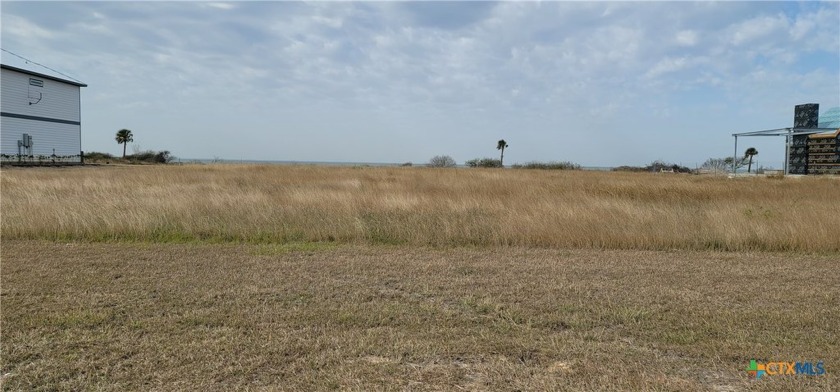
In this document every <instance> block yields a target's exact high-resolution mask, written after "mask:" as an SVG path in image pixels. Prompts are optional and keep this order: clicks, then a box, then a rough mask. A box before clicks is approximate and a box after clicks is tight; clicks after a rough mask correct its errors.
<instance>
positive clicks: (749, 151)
mask: <svg viewBox="0 0 840 392" xmlns="http://www.w3.org/2000/svg"><path fill="white" fill-rule="evenodd" d="M754 155H758V150H756V149H755V147H750V148H748V149H747V151H746V152H744V157H749V158H750V163H749V165H748V166H747V173H749V172H750V170H752V160H753V156H754Z"/></svg>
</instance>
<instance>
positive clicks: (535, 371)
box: [0, 174, 840, 391]
mask: <svg viewBox="0 0 840 392" xmlns="http://www.w3.org/2000/svg"><path fill="white" fill-rule="evenodd" d="M4 176H5V174H4ZM4 180H5V177H4ZM4 192H5V190H4ZM4 198H5V193H4ZM4 203H5V200H4ZM5 212H6V210H5V209H4V215H5ZM7 224H8V223H7V221H6V217H5V216H4V219H3V225H4V233H5V232H6V225H7ZM837 261H838V257H837V254H836V253H822V254H815V253H810V254H809V253H794V252H786V253H770V252H714V251H692V250H679V251H645V250H597V249H577V250H569V249H559V248H555V249H545V248H544V249H539V248H535V247H437V248H429V247H424V246H408V245H400V246H389V245H370V244H335V243H333V244H325V243H309V242H307V243H285V244H270V243H266V244H233V243H223V244H210V243H205V242H193V243H189V244H173V243H153V242H133V243H132V242H124V243H95V242H69V243H64V242H61V241H41V240H23V239H13V240H9V239H6V240H4V241H3V243H2V282H1V283H2V291H0V299H2V309H1V310H2V382H3V389H6V390H119V391H122V390H330V389H339V390H359V391H368V390H509V391H513V390H719V391H726V390H742V389H749V390H777V391H787V390H832V389H833V390H837V388H838V385H840V379H838V376H837V372H838V370H837V369H838V366H840V345H839V344H838V333H840V322H839V321H840V285H838V282H840V273H839V272H838V270H837ZM750 359H758V360H759V361H762V360H763V361H770V360H773V361H818V360H822V361H824V363H825V365H826V369H827V371H828V373H827V375H825V376H819V377H816V376H815V377H805V376H785V377H781V376H777V377H765V378H764V379H762V380H760V381H757V382H750V381H749V380H747V376H746V372H745V371H744V370H745V368H746V366H747V364H748V362H749V360H750Z"/></svg>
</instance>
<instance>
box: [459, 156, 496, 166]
mask: <svg viewBox="0 0 840 392" xmlns="http://www.w3.org/2000/svg"><path fill="white" fill-rule="evenodd" d="M466 164H467V166H469V167H502V161H500V160H498V159H493V158H475V159H470V160H469V161H467V162H466Z"/></svg>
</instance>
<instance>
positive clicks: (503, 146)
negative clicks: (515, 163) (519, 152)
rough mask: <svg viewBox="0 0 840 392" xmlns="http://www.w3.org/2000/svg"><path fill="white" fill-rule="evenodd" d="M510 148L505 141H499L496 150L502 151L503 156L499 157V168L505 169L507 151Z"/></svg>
mask: <svg viewBox="0 0 840 392" xmlns="http://www.w3.org/2000/svg"><path fill="white" fill-rule="evenodd" d="M508 147H509V146H508V144H507V142H506V141H505V139H502V140H499V142H498V143H497V144H496V149H497V150H501V151H502V155H501V156H500V157H499V166H501V167H505V164H504V162H505V149H506V148H508Z"/></svg>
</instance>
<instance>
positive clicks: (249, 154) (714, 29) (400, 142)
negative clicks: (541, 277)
mask: <svg viewBox="0 0 840 392" xmlns="http://www.w3.org/2000/svg"><path fill="white" fill-rule="evenodd" d="M0 13H2V17H1V19H2V20H1V22H2V29H1V30H2V32H0V41H2V47H3V49H5V50H8V51H11V52H14V53H16V54H19V55H21V56H24V57H26V58H28V59H31V60H33V61H34V62H38V63H40V64H44V65H46V66H49V67H50V68H53V69H55V70H58V71H61V72H62V73H64V74H67V75H69V76H72V77H73V78H76V79H78V80H81V81H82V82H84V83H86V84H88V87H86V88H83V89H82V96H81V99H82V149H83V150H84V151H100V152H109V153H112V154H115V155H118V154H121V152H122V151H121V150H122V148H121V146H119V145H117V143H116V142H115V140H114V135H115V133H116V132H117V131H118V130H119V129H122V128H127V129H130V130H132V132H133V133H134V143H133V144H132V145H129V148H128V151H129V153H130V152H131V151H133V150H137V149H139V150H169V151H171V152H172V154H174V155H175V156H177V157H180V158H182V159H212V158H221V159H231V160H282V161H329V162H379V163H402V162H414V163H424V162H427V161H428V160H429V159H430V158H431V157H433V156H435V155H449V156H452V157H453V158H455V160H456V161H458V162H459V163H463V162H464V161H466V160H469V159H473V158H478V157H497V156H498V151H496V144H497V141H498V140H499V139H505V140H506V141H507V143H508V144H509V146H510V147H509V148H508V149H507V150H506V151H505V163H506V164H510V163H517V162H519V163H524V162H530V161H571V162H574V163H578V164H581V165H583V166H619V165H644V164H647V163H650V162H652V161H654V160H664V161H667V162H672V163H678V164H682V165H686V166H689V167H692V168H693V167H695V166H697V165H700V164H702V163H703V161H705V160H706V159H707V158H710V157H725V156H731V155H732V154H733V153H734V151H733V138H732V136H731V135H732V133H735V132H746V131H757V130H763V129H771V128H780V127H788V126H791V125H792V122H793V110H794V109H793V108H794V106H795V105H797V104H801V103H819V104H820V108H821V110H822V111H825V110H826V109H828V108H831V107H836V106H840V27H838V26H840V2H836V1H835V2H810V1H807V2H545V1H544V2H537V1H531V2H521V1H511V2H318V1H311V2H212V3H211V2H13V1H3V2H2V3H0ZM2 62H3V63H6V64H10V65H17V64H19V63H20V62H19V59H17V58H15V57H14V56H11V55H10V54H9V53H7V52H2ZM26 67H27V68H29V69H32V70H33V71H38V72H44V71H45V70H44V69H41V68H40V67H37V66H34V65H33V64H28V65H26ZM747 147H755V148H757V149H758V151H759V155H758V156H756V161H757V162H758V164H762V165H765V166H771V167H775V168H780V167H781V166H782V165H783V161H784V141H783V139H782V138H768V137H761V138H758V137H756V138H739V146H738V148H739V150H741V151H739V154H742V153H743V150H745V149H746V148H747Z"/></svg>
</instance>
